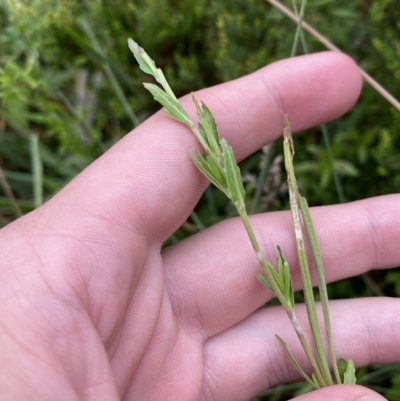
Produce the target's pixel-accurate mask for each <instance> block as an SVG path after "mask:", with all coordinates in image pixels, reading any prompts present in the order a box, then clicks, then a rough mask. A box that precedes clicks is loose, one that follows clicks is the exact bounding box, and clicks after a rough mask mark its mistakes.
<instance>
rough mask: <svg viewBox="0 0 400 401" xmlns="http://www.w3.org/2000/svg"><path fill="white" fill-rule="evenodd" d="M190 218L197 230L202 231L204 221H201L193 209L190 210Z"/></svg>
mask: <svg viewBox="0 0 400 401" xmlns="http://www.w3.org/2000/svg"><path fill="white" fill-rule="evenodd" d="M190 218H191V219H192V221H193V223H194V225H195V226H196V228H197V229H198V230H199V231H202V230H204V229H205V228H206V226H205V225H204V223H203V222H202V221H201V219H200V217H199V215H198V214H197V213H196V212H195V211H194V210H193V211H192V213H190Z"/></svg>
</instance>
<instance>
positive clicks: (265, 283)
mask: <svg viewBox="0 0 400 401" xmlns="http://www.w3.org/2000/svg"><path fill="white" fill-rule="evenodd" d="M257 278H258V279H259V280H260V281H261V282H262V283H263V284H264V285H265V286H266V287H268V288H269V289H270V290H271V291H274V290H273V288H272V287H271V284H270V283H269V281H268V280H267V279H266V278H265V277H264V276H262V275H261V274H260V273H257Z"/></svg>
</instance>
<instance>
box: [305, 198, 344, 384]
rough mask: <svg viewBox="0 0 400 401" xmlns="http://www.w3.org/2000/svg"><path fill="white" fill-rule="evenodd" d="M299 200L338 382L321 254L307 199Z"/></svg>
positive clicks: (339, 381) (338, 376) (338, 381)
mask: <svg viewBox="0 0 400 401" xmlns="http://www.w3.org/2000/svg"><path fill="white" fill-rule="evenodd" d="M299 201H300V210H301V213H302V216H303V221H304V225H305V227H306V230H307V236H308V239H309V243H310V246H311V253H312V256H313V260H314V264H315V268H316V271H317V280H318V289H319V294H320V298H321V303H322V310H323V314H324V322H325V329H326V334H327V338H328V345H329V352H330V355H331V363H332V367H333V371H334V374H335V379H336V382H337V383H338V384H340V383H341V380H340V375H339V370H338V366H337V362H336V357H335V350H334V347H333V340H332V328H331V319H330V315H329V306H328V304H329V301H328V291H327V288H326V279H325V272H324V266H323V264H322V256H321V252H320V249H319V246H318V241H317V236H316V233H315V228H314V224H313V222H312V219H311V214H310V209H309V207H308V204H307V200H306V199H305V198H304V197H302V196H300V197H299Z"/></svg>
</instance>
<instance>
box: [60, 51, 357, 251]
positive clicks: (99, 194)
mask: <svg viewBox="0 0 400 401" xmlns="http://www.w3.org/2000/svg"><path fill="white" fill-rule="evenodd" d="M360 87H361V78H360V75H359V73H358V68H357V67H356V65H355V64H354V62H353V61H352V60H351V59H350V58H348V57H347V56H345V55H343V54H339V53H333V52H325V53H320V54H314V55H310V56H301V57H297V58H294V59H289V60H283V61H279V62H276V63H274V64H271V65H269V66H267V67H265V68H263V69H261V70H259V71H257V72H255V73H253V74H250V75H248V76H245V77H243V78H240V79H237V80H235V81H231V82H228V83H225V84H222V85H218V86H215V87H212V88H209V89H205V90H202V91H200V92H198V93H196V97H197V98H198V99H199V100H202V101H204V102H205V103H206V104H207V106H208V107H209V108H210V109H211V111H212V112H213V114H214V116H215V118H216V121H217V124H218V127H219V131H220V134H221V136H222V137H225V138H227V140H228V141H229V142H230V143H231V145H232V147H233V149H234V151H235V154H236V157H237V159H239V160H240V159H243V158H244V157H246V156H248V155H249V154H251V153H252V152H254V151H255V150H257V149H258V148H260V147H261V146H263V145H265V144H266V143H268V142H270V141H272V140H274V139H275V138H276V137H278V136H279V135H280V134H281V131H282V128H283V115H284V114H288V115H289V116H290V119H291V124H292V129H293V131H299V130H303V129H305V128H308V127H311V126H315V125H318V124H320V123H323V122H327V121H330V120H332V119H334V118H336V117H338V116H340V115H341V114H343V113H344V112H346V111H347V110H348V109H349V108H350V107H351V106H352V105H353V104H354V102H355V101H356V99H357V97H358V95H359V92H360ZM182 103H183V105H184V107H185V109H186V110H188V112H189V114H190V115H191V116H192V117H194V115H195V110H194V106H193V105H192V104H191V100H190V97H189V96H186V97H184V98H183V99H182ZM190 147H192V148H199V144H198V143H197V141H196V139H195V138H194V136H193V134H192V133H191V132H190V131H189V130H188V128H187V127H186V126H184V125H182V124H180V123H178V122H176V121H173V120H171V119H170V118H169V117H167V116H166V115H165V114H164V113H163V112H159V113H156V114H155V115H154V116H153V117H151V118H149V119H148V120H147V121H146V122H145V123H143V124H142V125H141V126H139V127H138V128H137V129H135V130H134V131H132V132H131V133H130V134H129V135H127V136H126V137H125V138H124V139H123V140H121V141H120V142H119V143H118V144H117V145H115V146H114V147H113V148H112V149H110V150H109V151H108V152H107V153H106V154H105V155H103V156H102V157H101V158H99V159H98V160H97V161H96V162H95V163H93V164H92V165H91V166H89V167H88V168H87V169H86V170H85V171H84V172H83V173H82V174H81V175H80V176H79V178H78V179H77V180H75V181H74V182H72V183H71V184H70V185H69V186H68V187H67V188H66V189H65V190H63V191H62V192H63V195H64V204H65V205H66V209H64V212H65V213H66V215H68V214H70V215H74V220H73V221H71V222H69V221H66V222H65V223H64V224H76V222H77V221H82V220H84V219H85V216H87V214H88V211H90V214H91V215H92V216H93V215H97V216H104V213H105V212H106V215H107V221H108V223H110V222H111V223H112V225H113V226H115V229H116V230H118V227H123V228H124V229H125V230H126V229H127V228H128V229H129V230H133V231H137V232H139V233H140V234H142V235H143V236H144V237H145V238H146V239H147V240H148V241H150V242H157V243H159V242H162V241H163V240H165V239H166V238H168V237H169V236H170V235H171V234H172V233H173V232H174V231H175V230H176V229H177V228H178V227H179V226H180V225H181V224H182V223H183V222H184V220H185V219H186V218H187V216H188V215H189V213H190V212H191V210H192V209H193V207H194V206H195V204H196V202H197V201H198V199H199V197H200V196H201V193H202V192H203V190H204V189H205V187H206V185H207V181H206V179H205V178H204V177H202V175H201V174H200V173H199V172H198V171H197V169H196V167H195V166H194V165H193V163H192V161H191V160H190V158H189V155H188V151H189V148H190ZM108 237H110V233H108Z"/></svg>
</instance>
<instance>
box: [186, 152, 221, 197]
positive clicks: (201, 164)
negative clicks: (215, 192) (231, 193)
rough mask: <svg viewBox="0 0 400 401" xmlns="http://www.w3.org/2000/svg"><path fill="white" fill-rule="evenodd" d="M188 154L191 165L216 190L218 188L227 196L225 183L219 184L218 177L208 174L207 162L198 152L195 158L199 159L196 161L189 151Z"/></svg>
mask: <svg viewBox="0 0 400 401" xmlns="http://www.w3.org/2000/svg"><path fill="white" fill-rule="evenodd" d="M189 154H190V158H191V159H192V161H193V163H194V164H195V165H196V167H197V168H198V169H199V170H200V171H201V172H202V173H203V175H205V176H206V177H207V178H208V179H209V181H211V182H212V183H213V184H214V185H215V186H216V187H217V188H219V189H220V190H221V191H222V192H224V193H225V194H226V195H227V196H228V194H227V192H226V185H225V183H224V182H221V181H220V180H219V178H218V177H216V176H215V175H214V174H213V173H212V172H210V166H209V164H208V163H207V160H206V159H205V158H204V156H203V155H201V154H200V153H199V152H197V156H198V157H199V159H197V158H196V156H195V155H194V153H193V152H192V151H190V152H189Z"/></svg>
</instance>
